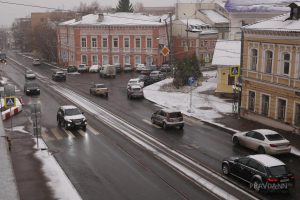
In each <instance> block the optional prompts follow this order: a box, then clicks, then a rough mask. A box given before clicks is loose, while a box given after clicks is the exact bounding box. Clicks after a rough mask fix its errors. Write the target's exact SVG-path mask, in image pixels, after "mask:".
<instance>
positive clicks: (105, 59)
mask: <svg viewBox="0 0 300 200" xmlns="http://www.w3.org/2000/svg"><path fill="white" fill-rule="evenodd" d="M107 64H108V56H107V55H103V56H102V65H107Z"/></svg>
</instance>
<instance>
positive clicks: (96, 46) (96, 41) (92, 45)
mask: <svg viewBox="0 0 300 200" xmlns="http://www.w3.org/2000/svg"><path fill="white" fill-rule="evenodd" d="M93 39H95V43H94V41H93ZM94 44H95V45H94ZM91 47H92V48H98V39H97V36H92V37H91Z"/></svg>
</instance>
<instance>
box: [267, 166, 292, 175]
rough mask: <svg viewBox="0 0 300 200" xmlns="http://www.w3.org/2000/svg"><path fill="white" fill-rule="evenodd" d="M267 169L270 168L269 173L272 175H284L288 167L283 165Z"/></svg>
mask: <svg viewBox="0 0 300 200" xmlns="http://www.w3.org/2000/svg"><path fill="white" fill-rule="evenodd" d="M269 169H270V173H271V174H272V175H273V176H281V175H284V174H288V169H287V167H286V166H285V165H279V166H275V167H270V168H269Z"/></svg>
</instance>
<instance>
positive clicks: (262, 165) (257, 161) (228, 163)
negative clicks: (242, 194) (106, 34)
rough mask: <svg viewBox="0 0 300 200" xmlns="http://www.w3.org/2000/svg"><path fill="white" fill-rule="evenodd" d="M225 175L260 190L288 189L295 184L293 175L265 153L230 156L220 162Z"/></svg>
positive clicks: (280, 162)
mask: <svg viewBox="0 0 300 200" xmlns="http://www.w3.org/2000/svg"><path fill="white" fill-rule="evenodd" d="M222 171H223V174H225V175H229V174H231V175H233V176H235V177H237V178H239V179H241V180H243V181H245V182H247V183H249V184H250V188H251V189H254V190H255V191H257V192H260V191H270V192H271V191H283V190H285V191H288V190H289V188H291V187H294V186H295V176H294V175H293V174H292V173H291V172H290V171H289V169H288V167H287V166H286V165H285V164H284V163H283V162H282V161H280V160H278V159H277V158H274V157H272V156H269V155H265V154H257V155H250V156H246V157H241V158H230V159H227V160H224V161H223V163H222Z"/></svg>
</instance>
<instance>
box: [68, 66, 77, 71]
mask: <svg viewBox="0 0 300 200" xmlns="http://www.w3.org/2000/svg"><path fill="white" fill-rule="evenodd" d="M67 72H68V73H73V72H77V67H76V66H74V65H70V66H68V68H67Z"/></svg>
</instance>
